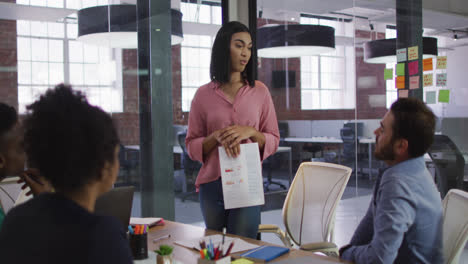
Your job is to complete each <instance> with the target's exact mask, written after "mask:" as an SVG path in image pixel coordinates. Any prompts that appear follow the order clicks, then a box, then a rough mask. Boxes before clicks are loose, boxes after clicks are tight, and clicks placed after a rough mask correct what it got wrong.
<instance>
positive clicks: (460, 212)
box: [443, 189, 468, 264]
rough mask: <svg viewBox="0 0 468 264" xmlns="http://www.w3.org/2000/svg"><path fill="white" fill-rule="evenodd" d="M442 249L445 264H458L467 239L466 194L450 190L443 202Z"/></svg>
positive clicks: (467, 206)
mask: <svg viewBox="0 0 468 264" xmlns="http://www.w3.org/2000/svg"><path fill="white" fill-rule="evenodd" d="M443 207H444V225H443V243H444V245H443V247H444V255H445V260H446V262H445V263H447V264H456V263H457V264H458V263H459V259H460V254H461V253H462V251H463V249H464V247H465V244H466V241H467V239H468V193H467V192H464V191H462V190H457V189H451V190H450V191H449V192H448V194H447V195H446V196H445V199H444V201H443Z"/></svg>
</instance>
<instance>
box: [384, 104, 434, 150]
mask: <svg viewBox="0 0 468 264" xmlns="http://www.w3.org/2000/svg"><path fill="white" fill-rule="evenodd" d="M390 110H391V112H392V114H393V116H394V121H393V130H392V132H393V139H394V140H395V139H399V138H404V139H406V140H408V154H409V156H410V157H412V158H415V157H419V156H422V155H423V154H424V153H426V152H427V150H428V149H429V147H430V146H431V145H432V142H433V141H434V132H435V115H434V113H433V112H432V111H431V109H429V107H427V105H426V104H424V103H423V102H422V101H421V100H418V99H416V98H400V99H398V100H397V101H396V102H394V103H393V104H392V106H391V108H390Z"/></svg>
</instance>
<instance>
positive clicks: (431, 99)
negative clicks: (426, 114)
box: [426, 91, 436, 104]
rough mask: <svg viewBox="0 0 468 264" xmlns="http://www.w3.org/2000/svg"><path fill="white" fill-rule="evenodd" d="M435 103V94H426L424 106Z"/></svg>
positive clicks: (432, 92)
mask: <svg viewBox="0 0 468 264" xmlns="http://www.w3.org/2000/svg"><path fill="white" fill-rule="evenodd" d="M435 103H436V92H434V91H430V92H426V104H435Z"/></svg>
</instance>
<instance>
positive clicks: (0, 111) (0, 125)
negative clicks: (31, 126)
mask: <svg viewBox="0 0 468 264" xmlns="http://www.w3.org/2000/svg"><path fill="white" fill-rule="evenodd" d="M17 122H18V114H17V113H16V110H15V108H13V107H11V106H9V105H7V104H4V103H1V102H0V151H1V150H3V149H4V147H5V142H4V136H5V134H6V133H8V131H10V130H11V129H12V128H13V127H14V126H15V124H16V123H17Z"/></svg>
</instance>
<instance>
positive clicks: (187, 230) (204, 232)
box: [148, 220, 346, 264]
mask: <svg viewBox="0 0 468 264" xmlns="http://www.w3.org/2000/svg"><path fill="white" fill-rule="evenodd" d="M164 222H165V225H163V226H155V227H152V228H151V229H150V230H149V232H148V251H153V250H155V249H158V248H159V245H161V244H166V245H171V246H173V247H174V251H173V252H174V253H173V254H174V255H173V257H174V259H175V260H177V261H180V262H182V263H185V264H196V263H197V259H198V258H199V257H200V254H199V252H198V251H196V250H194V249H189V248H186V247H183V246H179V245H177V244H175V243H174V242H175V241H179V240H191V239H197V238H200V239H201V238H202V237H205V236H210V235H215V234H221V233H220V232H217V231H213V230H209V229H204V228H201V227H198V226H193V225H188V224H182V223H177V222H172V221H168V220H164ZM166 235H170V238H165V239H161V240H159V241H158V242H154V243H153V239H155V238H159V237H162V236H166ZM227 236H231V237H239V236H235V235H230V234H227ZM240 238H242V239H243V240H244V241H246V242H248V243H252V244H256V245H273V244H271V243H267V242H264V241H259V240H255V239H250V238H246V237H240ZM304 257H306V258H308V259H309V258H310V262H309V260H307V262H308V263H346V262H344V261H340V260H339V259H337V258H331V257H326V256H319V255H316V254H314V253H311V252H307V251H303V250H297V249H291V251H290V252H289V253H287V254H285V255H283V256H281V257H279V258H277V259H274V260H273V261H270V262H268V263H275V262H282V261H284V260H292V259H294V258H301V259H302V260H303V258H304ZM301 263H304V262H301Z"/></svg>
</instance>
